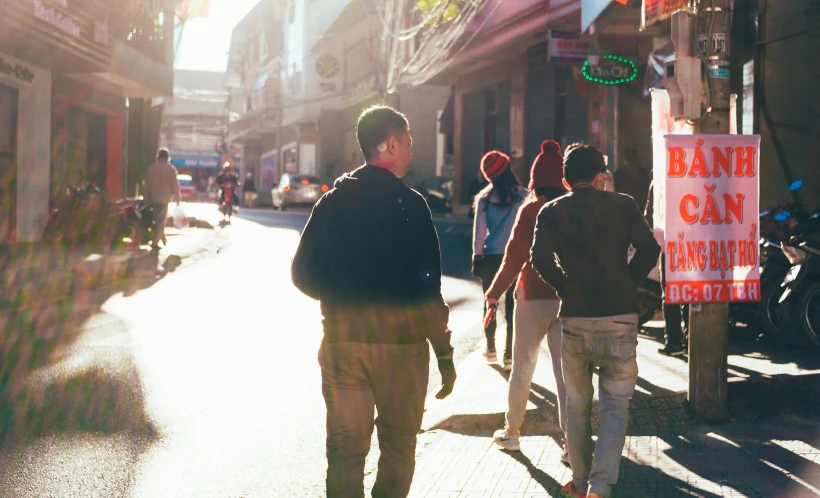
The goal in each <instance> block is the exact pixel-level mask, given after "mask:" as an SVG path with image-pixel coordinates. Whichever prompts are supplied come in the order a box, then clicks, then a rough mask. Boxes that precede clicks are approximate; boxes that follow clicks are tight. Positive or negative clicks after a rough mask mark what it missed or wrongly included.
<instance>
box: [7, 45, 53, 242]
mask: <svg viewBox="0 0 820 498" xmlns="http://www.w3.org/2000/svg"><path fill="white" fill-rule="evenodd" d="M50 131H51V73H50V72H49V71H48V70H46V69H43V68H40V67H38V66H35V65H33V64H30V63H27V62H25V61H22V60H20V59H17V58H15V57H12V56H11V55H7V54H4V53H2V52H0V245H2V244H4V243H9V242H14V241H32V240H36V239H37V238H38V237H39V233H40V230H41V228H42V226H43V225H44V224H45V221H46V217H47V215H48V192H49V170H50V155H49V151H50V140H51V132H50Z"/></svg>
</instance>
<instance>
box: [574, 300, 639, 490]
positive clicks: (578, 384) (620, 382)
mask: <svg viewBox="0 0 820 498" xmlns="http://www.w3.org/2000/svg"><path fill="white" fill-rule="evenodd" d="M561 322H562V325H563V334H564V335H563V338H562V339H563V341H562V353H561V363H562V367H563V372H564V384H565V385H566V389H567V447H568V449H569V462H570V466H571V467H572V478H573V483H574V485H575V489H577V490H579V491H583V490H588V492H589V493H597V494H599V495H601V496H603V497H604V498H609V497H610V496H611V495H612V486H613V485H615V484H616V483H617V482H618V471H619V468H620V465H621V453H622V452H623V448H624V440H625V438H626V427H627V419H628V416H629V400H630V399H631V398H632V394H633V393H634V392H635V383H636V382H637V380H638V362H637V360H636V348H637V345H638V315H637V314H630V315H621V316H611V317H602V318H562V319H561ZM596 366H597V367H598V369H599V373H598V375H599V381H600V382H599V386H598V389H599V394H598V397H599V398H600V400H601V406H602V407H603V419H602V420H601V426H600V428H599V430H598V441H597V443H596V444H595V452H594V455H593V445H592V425H591V421H590V412H591V411H592V395H593V387H592V371H593V368H594V367H596Z"/></svg>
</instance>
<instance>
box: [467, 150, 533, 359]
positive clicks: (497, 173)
mask: <svg viewBox="0 0 820 498" xmlns="http://www.w3.org/2000/svg"><path fill="white" fill-rule="evenodd" d="M481 172H482V174H483V175H484V178H486V180H487V181H488V182H489V183H488V184H487V186H486V187H484V188H483V189H482V190H481V191H480V192H479V193H478V195H476V196H475V201H474V206H475V218H474V219H473V275H474V276H476V277H478V278H480V279H481V286H482V288H483V289H484V292H487V290H488V289H489V288H490V284H492V282H493V279H494V278H495V274H496V272H497V271H498V269H499V268H500V267H501V261H502V259H503V258H504V249H505V248H506V247H507V242H508V241H509V240H510V235H511V234H512V230H513V225H514V224H515V218H516V216H517V215H518V210H519V208H520V207H521V205H522V204H523V203H524V199H525V198H526V197H527V189H525V188H524V187H522V186H521V184H520V183H519V182H518V179H517V178H516V177H515V175H514V174H513V172H512V170H511V169H510V158H509V157H508V156H507V154H504V153H503V152H499V151H497V150H493V151H490V152H488V153H486V154H485V155H484V157H483V158H482V159H481ZM505 290H506V292H505V296H506V298H505V300H504V316H505V318H506V320H507V339H506V342H505V343H504V369H505V370H511V369H512V360H513V350H512V339H513V307H514V305H515V303H514V301H513V299H514V298H513V295H514V292H515V290H514V288H513V287H510V288H509V289H505ZM486 313H487V305H486V303H485V305H484V314H485V315H486ZM495 331H496V319H495V315H493V316H492V319H491V320H490V321H489V323H487V324H485V326H484V335H485V336H486V339H487V348H486V350H485V351H484V356H485V357H486V358H487V362H489V363H494V362H496V361H498V355H497V354H496V349H495Z"/></svg>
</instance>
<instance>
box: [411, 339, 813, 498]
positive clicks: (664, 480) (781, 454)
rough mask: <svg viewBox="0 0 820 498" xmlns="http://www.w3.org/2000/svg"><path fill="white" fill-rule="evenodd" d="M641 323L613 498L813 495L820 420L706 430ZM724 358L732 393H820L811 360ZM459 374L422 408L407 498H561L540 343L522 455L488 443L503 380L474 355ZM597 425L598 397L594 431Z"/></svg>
mask: <svg viewBox="0 0 820 498" xmlns="http://www.w3.org/2000/svg"><path fill="white" fill-rule="evenodd" d="M649 325H650V327H649V328H647V329H644V333H642V336H641V338H640V339H639V346H638V364H639V367H640V378H639V380H638V385H637V389H636V393H635V396H634V398H633V400H632V403H631V406H630V428H629V435H628V437H627V441H626V444H625V446H624V453H623V460H622V465H621V477H620V484H619V486H618V487H617V488H616V494H615V496H622V497H660V496H702V497H704V498H713V497H718V496H720V497H738V496H750V497H753V496H754V497H774V496H789V497H802V496H818V495H820V467H818V466H817V464H820V449H819V448H820V418H803V419H799V418H790V419H779V420H774V421H760V420H754V419H749V420H737V421H734V422H731V423H727V424H721V425H707V424H704V423H702V421H700V420H698V419H697V418H696V417H694V416H692V414H691V413H690V412H689V411H688V410H687V407H686V389H687V387H688V365H687V363H686V362H685V359H679V358H669V357H666V356H662V355H660V354H658V353H657V349H658V347H659V346H660V344H659V342H658V341H657V339H656V338H653V337H651V336H650V335H649V334H647V332H649V333H652V332H653V331H654V332H657V329H656V328H654V329H653V327H658V326H659V325H660V326H662V323H661V324H657V323H650V324H649ZM730 353H731V356H730V357H729V373H730V376H731V378H732V380H731V382H732V383H733V384H738V383H744V384H749V383H750V382H752V381H754V380H755V379H763V380H766V379H772V378H779V377H788V378H805V379H812V381H813V383H814V384H816V383H817V382H816V380H814V379H816V378H817V377H816V376H817V374H820V359H817V355H816V352H814V351H800V350H788V349H785V348H782V347H779V346H777V345H774V344H769V343H766V342H759V341H749V342H733V343H732V344H731V347H730ZM458 374H459V378H458V382H457V384H456V389H455V392H454V393H453V394H452V395H451V396H450V398H448V399H446V400H444V401H436V400H434V399H429V400H428V403H427V411H426V413H425V417H424V423H423V426H422V431H423V433H422V434H421V435H420V436H419V445H418V451H417V453H418V454H419V458H418V462H417V467H416V474H415V479H414V487H413V490H412V492H411V496H414V497H428V496H429V497H456V496H458V497H472V496H475V497H495V496H499V497H501V496H509V497H524V496H560V492H559V491H560V486H561V485H563V484H564V483H566V482H567V481H569V480H570V478H571V472H570V471H569V469H568V468H567V467H565V466H564V465H563V464H561V462H560V455H561V445H560V441H561V439H562V435H561V432H560V429H559V428H558V426H557V402H556V397H555V394H554V393H555V380H554V378H553V375H552V370H551V365H550V358H549V353H548V350H547V349H546V343H544V344H542V350H541V354H540V357H539V362H538V366H537V368H536V372H535V375H534V378H533V385H532V388H531V394H530V402H529V405H528V411H527V416H526V418H525V422H524V425H523V427H522V434H523V436H524V437H523V438H522V452H520V453H507V452H503V451H499V450H498V449H496V447H495V446H494V445H493V443H492V434H493V432H494V431H495V430H496V429H499V428H501V427H503V425H504V412H505V411H506V408H507V407H506V402H507V379H508V373H506V372H504V371H503V370H502V369H501V367H500V366H499V365H487V364H486V363H485V361H484V359H483V357H482V356H481V353H480V351H476V352H474V353H472V354H471V355H470V356H468V357H467V358H466V359H465V360H464V361H463V362H461V363H460V365H459V372H458ZM596 384H597V382H596ZM731 392H732V391H730V393H731ZM746 394H747V395H752V394H753V393H751V394H750V393H746ZM812 399H816V398H812ZM807 401H809V400H807ZM809 402H810V401H809ZM739 406H743V405H742V404H741V405H739ZM600 416H601V409H600V405H599V403H598V401H597V399H596V401H595V402H594V404H593V429H595V430H597V425H598V422H599V420H600Z"/></svg>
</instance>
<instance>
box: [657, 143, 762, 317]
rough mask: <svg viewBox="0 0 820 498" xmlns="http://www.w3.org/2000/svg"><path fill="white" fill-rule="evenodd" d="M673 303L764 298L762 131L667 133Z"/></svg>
mask: <svg viewBox="0 0 820 498" xmlns="http://www.w3.org/2000/svg"><path fill="white" fill-rule="evenodd" d="M665 142H666V150H665V156H666V162H665V168H664V176H665V188H664V200H663V201H662V202H661V204H660V205H659V207H661V208H662V209H663V213H662V217H663V218H664V221H665V231H666V240H665V241H664V244H663V251H664V255H665V263H664V264H665V265H666V267H665V271H666V289H665V292H666V299H667V302H668V303H671V304H675V303H727V302H738V301H759V300H760V271H759V254H758V243H759V242H758V239H759V227H758V204H759V195H760V175H759V171H760V136H759V135H667V136H666V137H665Z"/></svg>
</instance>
